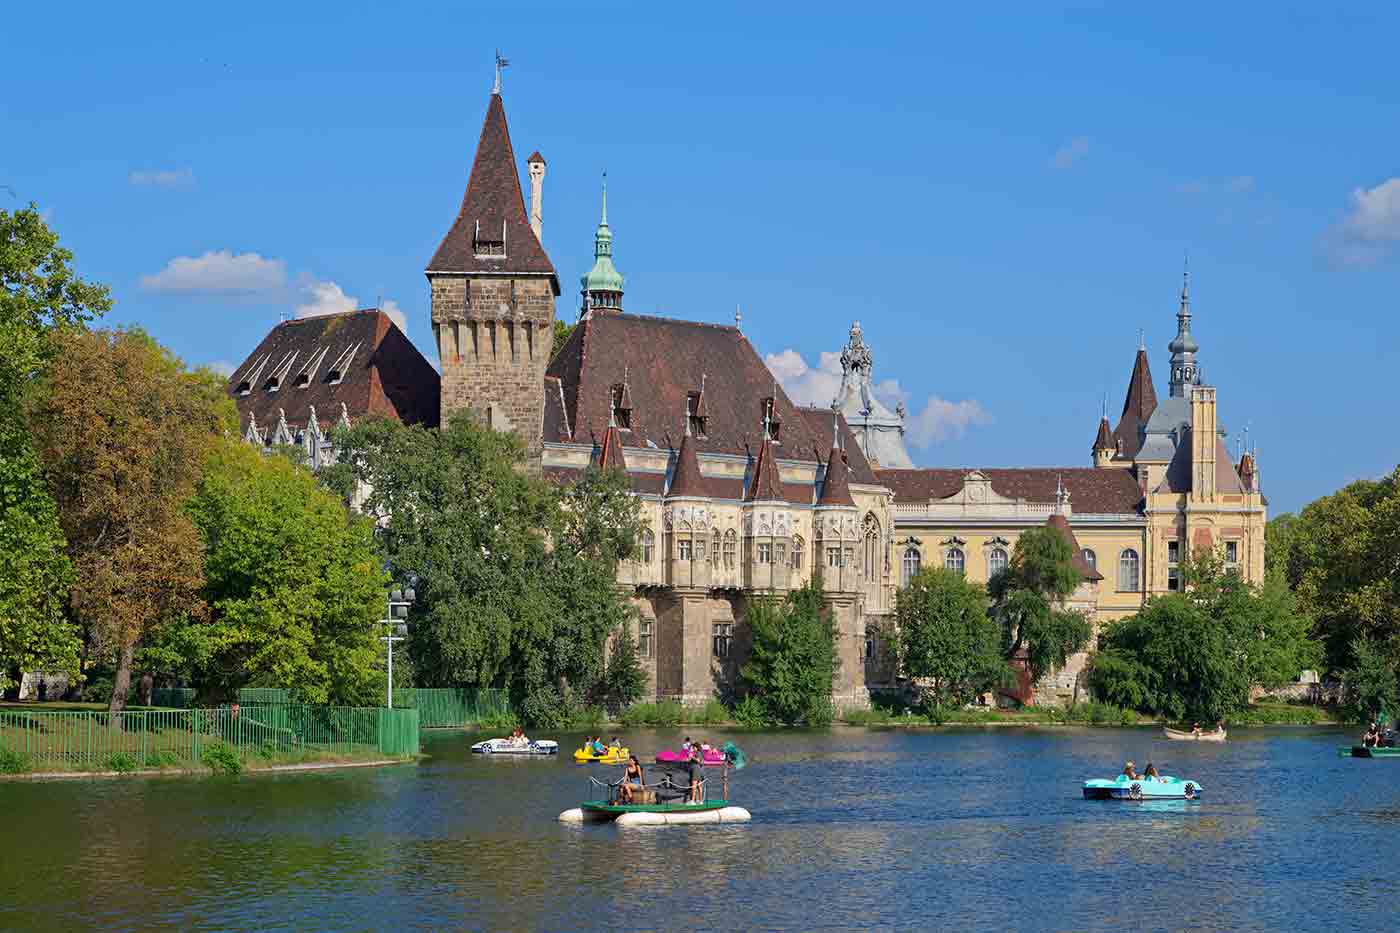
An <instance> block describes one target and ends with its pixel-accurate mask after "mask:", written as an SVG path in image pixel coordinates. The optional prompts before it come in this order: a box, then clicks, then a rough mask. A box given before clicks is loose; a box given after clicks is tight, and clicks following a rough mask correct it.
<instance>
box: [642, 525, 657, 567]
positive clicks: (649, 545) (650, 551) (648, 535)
mask: <svg viewBox="0 0 1400 933" xmlns="http://www.w3.org/2000/svg"><path fill="white" fill-rule="evenodd" d="M655 559H656V535H655V534H653V533H652V530H651V529H650V528H648V529H647V530H646V531H643V532H642V563H644V564H649V563H651V562H652V561H653V560H655Z"/></svg>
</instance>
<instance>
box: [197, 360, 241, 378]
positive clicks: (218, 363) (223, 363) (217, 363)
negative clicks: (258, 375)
mask: <svg viewBox="0 0 1400 933" xmlns="http://www.w3.org/2000/svg"><path fill="white" fill-rule="evenodd" d="M204 365H205V366H207V367H209V368H210V369H212V370H213V371H214V372H216V373H218V374H219V375H220V376H232V375H233V370H234V368H235V366H234V364H233V363H231V362H229V361H228V360H214V361H213V362H212V363H205V364H204Z"/></svg>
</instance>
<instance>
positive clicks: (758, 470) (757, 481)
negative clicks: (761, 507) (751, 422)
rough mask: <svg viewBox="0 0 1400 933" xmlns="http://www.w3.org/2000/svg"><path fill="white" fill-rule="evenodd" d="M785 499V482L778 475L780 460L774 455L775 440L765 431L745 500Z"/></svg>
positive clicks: (766, 500)
mask: <svg viewBox="0 0 1400 933" xmlns="http://www.w3.org/2000/svg"><path fill="white" fill-rule="evenodd" d="M783 499H784V496H783V482H782V480H781V479H780V478H779V477H778V461H777V460H776V459H775V457H774V455H773V442H772V441H771V440H769V439H768V434H767V433H766V432H765V433H764V435H763V443H762V444H760V445H759V447H758V457H757V458H755V459H754V463H753V475H752V476H751V477H750V478H749V488H748V489H747V490H746V491H745V492H744V501H745V502H769V501H782V500H783Z"/></svg>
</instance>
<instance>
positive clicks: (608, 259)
mask: <svg viewBox="0 0 1400 933" xmlns="http://www.w3.org/2000/svg"><path fill="white" fill-rule="evenodd" d="M580 282H581V283H582V285H583V289H582V291H583V313H584V314H587V313H588V312H589V311H590V310H591V309H593V308H604V309H608V310H612V311H621V310H622V273H621V272H618V271H617V268H616V267H615V266H614V265H613V262H612V231H611V230H609V229H608V173H607V172H604V173H603V214H602V218H601V219H600V220H599V221H598V230H597V232H596V233H594V234H593V268H592V269H589V270H588V273H587V274H586V275H584V276H583V277H582V278H581V279H580Z"/></svg>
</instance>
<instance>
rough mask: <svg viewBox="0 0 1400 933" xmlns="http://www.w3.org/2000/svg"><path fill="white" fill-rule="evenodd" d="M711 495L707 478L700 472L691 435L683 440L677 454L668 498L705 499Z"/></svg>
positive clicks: (667, 493)
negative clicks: (693, 497) (691, 497)
mask: <svg viewBox="0 0 1400 933" xmlns="http://www.w3.org/2000/svg"><path fill="white" fill-rule="evenodd" d="M709 494H710V492H709V486H708V484H707V483H706V482H705V476H704V474H702V473H701V472H700V460H699V458H698V457H696V455H695V442H694V441H692V440H691V437H690V434H689V433H687V434H686V435H685V437H683V438H681V449H680V450H679V451H677V452H676V468H675V469H674V470H673V471H672V472H671V488H670V489H668V490H666V495H667V496H696V497H705V496H708V495H709Z"/></svg>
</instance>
